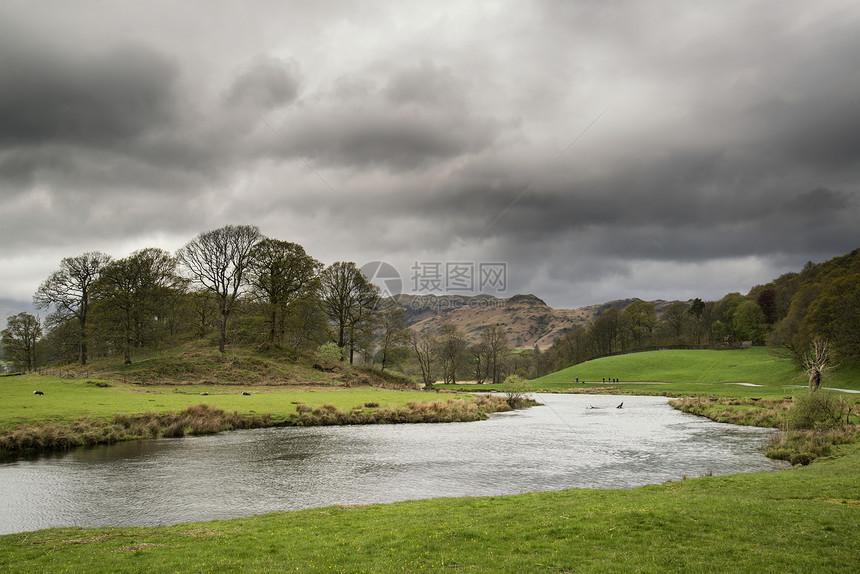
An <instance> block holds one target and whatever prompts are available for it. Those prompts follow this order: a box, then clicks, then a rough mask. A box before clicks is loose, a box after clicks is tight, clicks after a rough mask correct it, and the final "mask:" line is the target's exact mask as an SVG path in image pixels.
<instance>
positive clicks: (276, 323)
mask: <svg viewBox="0 0 860 574" xmlns="http://www.w3.org/2000/svg"><path fill="white" fill-rule="evenodd" d="M33 302H34V305H35V306H36V308H37V309H40V310H43V311H45V312H46V316H45V319H44V321H42V320H41V319H40V318H39V317H35V316H33V315H31V314H29V313H19V314H17V315H13V316H11V317H9V318H8V324H7V328H6V329H4V330H3V331H2V339H0V343H2V348H3V352H4V356H5V359H6V361H8V362H10V363H12V366H13V368H16V369H19V370H32V369H34V368H36V367H38V366H40V365H49V364H68V363H72V362H79V363H80V364H81V365H86V364H87V363H88V361H90V359H92V358H94V357H106V356H121V357H122V358H123V361H124V363H125V364H130V363H131V362H132V360H133V358H134V356H135V354H136V353H139V352H140V351H142V350H151V349H159V348H166V347H170V346H175V345H177V344H181V343H183V342H187V341H190V340H194V339H206V338H209V339H211V340H212V344H213V345H215V344H217V346H218V349H219V351H220V352H222V353H224V352H225V348H226V345H227V344H228V342H231V341H232V342H238V343H242V344H257V345H260V346H267V347H287V348H291V349H306V350H313V349H316V348H318V346H319V345H320V344H322V343H325V342H327V341H330V340H331V341H333V342H334V343H336V345H337V347H338V348H339V349H341V350H342V353H343V356H344V358H345V359H346V360H347V361H349V362H350V363H353V362H354V361H355V360H356V359H357V357H362V358H364V359H365V360H370V361H373V360H374V359H375V358H376V353H377V351H379V349H380V348H381V349H382V351H381V352H382V353H383V358H382V362H383V368H385V366H390V365H391V363H392V362H393V361H394V360H395V359H396V358H397V357H398V356H400V355H398V353H397V352H396V349H398V348H403V349H406V348H407V347H408V344H407V335H406V329H407V327H406V319H405V314H404V312H403V310H402V309H400V308H398V307H396V306H395V305H393V304H391V303H390V302H387V301H384V300H382V299H381V298H380V296H379V289H378V288H377V287H376V286H375V285H373V284H372V283H371V282H370V281H369V280H368V279H367V278H366V277H365V276H364V275H363V274H362V272H361V271H360V269H359V268H358V267H357V266H356V264H355V263H352V262H335V263H333V264H331V265H329V266H324V265H323V264H322V263H320V262H319V261H317V260H316V259H314V258H313V257H311V256H310V255H308V254H307V253H306V252H305V250H304V248H303V247H302V246H301V245H298V244H296V243H292V242H288V241H282V240H278V239H273V238H269V237H265V236H263V235H262V234H261V233H260V231H259V229H258V228H257V227H255V226H250V225H227V226H224V227H221V228H218V229H215V230H211V231H207V232H203V233H200V234H199V235H198V236H197V237H196V238H194V239H193V240H191V241H189V242H188V243H187V244H186V245H184V246H183V247H182V248H180V249H179V250H178V251H177V252H176V253H175V254H171V253H169V252H166V251H164V250H162V249H158V248H146V249H141V250H139V251H135V252H134V253H132V254H131V255H129V256H128V257H125V258H122V259H114V258H112V257H111V256H109V255H107V254H105V253H102V252H98V251H93V252H87V253H84V254H81V255H78V256H76V257H67V258H64V259H63V260H62V261H61V262H60V265H59V268H58V269H57V270H56V271H54V272H53V273H51V275H50V276H48V278H47V279H45V281H43V282H42V283H41V285H39V288H38V289H37V290H36V293H35V294H34V296H33ZM401 354H402V353H401Z"/></svg>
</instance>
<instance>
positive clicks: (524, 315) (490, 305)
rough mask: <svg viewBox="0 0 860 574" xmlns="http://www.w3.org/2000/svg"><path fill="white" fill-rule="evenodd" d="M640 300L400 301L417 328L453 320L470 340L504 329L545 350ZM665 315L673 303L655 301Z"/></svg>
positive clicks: (514, 340)
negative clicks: (570, 305) (563, 304)
mask: <svg viewBox="0 0 860 574" xmlns="http://www.w3.org/2000/svg"><path fill="white" fill-rule="evenodd" d="M637 300H638V299H619V300H617V301H609V302H607V303H602V304H600V305H590V306H587V307H580V308H578V309H553V308H552V307H550V306H549V305H547V304H546V302H544V301H543V300H542V299H540V298H539V297H536V296H535V295H531V294H527V295H514V296H512V297H509V298H507V299H505V298H498V297H493V296H491V295H476V296H473V297H469V296H463V295H441V296H438V297H437V296H419V295H400V296H399V297H398V299H397V302H398V304H399V305H400V306H401V307H403V309H404V310H405V311H406V321H407V324H408V325H409V326H410V327H412V328H413V329H415V330H418V331H419V332H421V331H432V332H437V331H438V330H439V329H440V327H441V326H442V325H443V324H444V323H451V324H452V325H454V326H455V327H457V328H458V329H460V330H461V331H463V332H464V333H465V334H466V341H467V342H468V344H470V345H471V344H474V343H477V342H478V341H479V340H480V338H481V332H482V331H483V330H484V329H486V328H487V327H490V326H493V325H500V326H502V327H504V329H505V331H506V333H507V336H508V344H509V345H510V346H511V347H513V348H515V349H531V348H534V347H535V345H537V346H538V348H540V349H541V350H544V349H547V348H549V347H550V346H552V344H553V342H554V341H555V339H556V338H557V337H558V336H559V335H561V334H563V333H564V332H565V331H566V330H568V329H571V328H573V327H575V326H577V325H579V326H582V327H585V326H586V325H588V324H589V323H590V322H591V321H592V320H593V319H594V318H595V317H597V316H598V315H600V314H601V313H602V312H603V311H605V310H606V309H609V308H610V307H616V308H618V309H624V308H625V307H627V306H628V305H630V303H633V302H634V301H637ZM651 303H653V304H654V307H655V309H656V311H657V314H658V315H660V314H661V313H662V312H663V311H665V310H666V308H668V307H669V305H671V304H672V303H673V301H663V300H657V301H651Z"/></svg>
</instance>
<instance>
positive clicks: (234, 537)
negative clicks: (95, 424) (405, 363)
mask: <svg viewBox="0 0 860 574" xmlns="http://www.w3.org/2000/svg"><path fill="white" fill-rule="evenodd" d="M839 450H840V452H841V453H842V454H843V455H844V456H842V457H840V458H831V459H822V460H819V461H817V462H815V463H813V464H812V465H810V466H808V467H803V468H794V469H791V470H784V471H775V472H767V473H752V474H740V475H733V476H721V477H707V478H699V479H691V480H684V481H678V482H670V483H666V484H663V485H653V486H644V487H641V488H636V489H630V490H581V489H574V490H565V491H560V492H548V493H531V494H522V495H516V496H501V497H481V498H453V499H431V500H420V501H411V502H403V503H396V504H388V505H371V506H366V507H328V508H317V509H310V510H303V511H296V512H278V513H273V514H265V515H260V516H255V517H250V518H238V519H233V520H222V521H213V522H204V523H192V524H180V525H175V526H162V527H151V528H150V527H147V528H95V529H84V528H57V529H51V530H43V531H38V532H31V533H22V534H12V535H7V536H0V569H2V570H4V571H8V572H89V573H98V572H111V573H121V572H322V571H325V572H416V571H421V570H437V571H451V570H454V571H467V572H518V573H525V572H607V573H608V572H612V573H615V572H653V573H658V572H659V573H662V572H708V573H710V572H755V573H760V572H857V571H860V553H858V552H857V532H858V530H860V481H858V480H857V477H858V476H860V445H857V444H854V445H846V446H842V447H839Z"/></svg>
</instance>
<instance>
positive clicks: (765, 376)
mask: <svg viewBox="0 0 860 574" xmlns="http://www.w3.org/2000/svg"><path fill="white" fill-rule="evenodd" d="M576 377H579V380H580V382H583V381H590V382H595V381H596V382H601V381H602V380H603V378H604V377H605V378H607V379H619V382H621V383H631V382H663V383H742V384H748V385H749V384H754V385H766V386H771V385H785V386H790V385H803V384H805V380H804V379H803V378H802V377H801V376H800V372H799V370H798V369H797V368H796V367H795V366H794V365H793V364H792V363H791V362H789V361H783V360H779V359H778V358H776V357H774V356H772V355H771V354H769V353H768V351H767V349H765V348H764V347H752V348H749V349H734V350H663V351H646V352H642V353H629V354H626V355H617V356H613V357H603V358H601V359H594V360H592V361H586V362H584V363H580V364H578V365H574V366H572V367H568V368H566V369H562V370H561V371H556V372H555V373H550V374H549V375H545V376H543V377H540V378H538V379H535V382H545V383H560V382H573V381H574V380H576Z"/></svg>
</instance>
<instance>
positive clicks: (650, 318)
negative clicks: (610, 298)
mask: <svg viewBox="0 0 860 574" xmlns="http://www.w3.org/2000/svg"><path fill="white" fill-rule="evenodd" d="M621 322H622V324H623V325H624V327H625V328H626V330H627V331H628V333H629V334H630V337H631V338H632V339H633V345H634V347H635V348H637V349H638V348H641V347H644V346H646V345H647V344H648V343H649V342H650V340H651V335H652V334H653V332H654V328H655V327H656V326H657V312H656V311H655V309H654V304H653V303H650V302H648V301H642V300H641V299H639V300H636V301H634V302H633V303H631V304H630V305H628V306H627V307H625V309H624V311H622V312H621Z"/></svg>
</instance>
